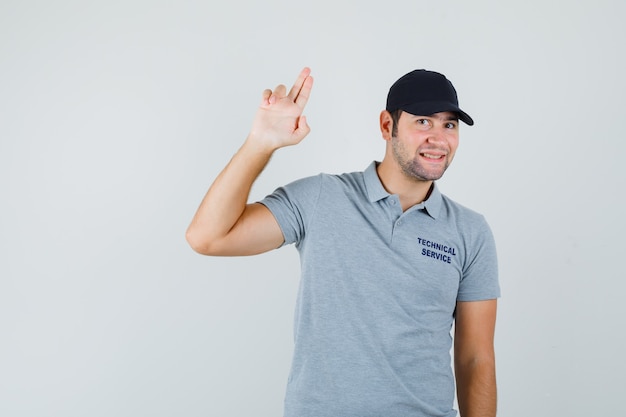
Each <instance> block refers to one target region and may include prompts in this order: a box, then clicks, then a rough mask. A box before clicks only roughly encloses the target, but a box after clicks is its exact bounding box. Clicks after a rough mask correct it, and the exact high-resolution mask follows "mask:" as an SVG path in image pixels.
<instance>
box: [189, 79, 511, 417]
mask: <svg viewBox="0 0 626 417" xmlns="http://www.w3.org/2000/svg"><path fill="white" fill-rule="evenodd" d="M312 86H313V78H312V77H311V75H310V70H309V69H308V68H305V69H303V70H302V72H301V73H300V75H299V77H298V79H297V81H296V82H295V84H294V86H293V87H292V88H291V89H290V91H289V92H287V90H286V88H285V86H283V85H279V86H278V87H276V89H275V90H273V91H272V90H265V91H264V92H263V98H262V101H261V105H260V107H259V109H258V111H257V114H256V117H255V119H254V121H253V124H252V129H251V131H250V134H249V135H248V138H247V139H246V141H245V142H244V144H243V146H242V147H241V148H240V149H239V151H238V152H237V153H236V154H235V156H234V157H233V158H232V160H231V161H230V162H229V164H228V165H227V166H226V168H225V169H224V170H223V171H222V172H221V173H220V174H219V176H218V177H217V178H216V180H215V182H214V183H213V185H212V186H211V187H210V189H209V191H208V193H207V194H206V196H205V198H204V200H203V201H202V203H201V205H200V207H199V209H198V211H197V213H196V215H195V217H194V218H193V220H192V222H191V225H190V226H189V229H188V231H187V240H188V242H189V243H190V245H191V246H192V248H193V249H194V250H196V251H197V252H199V253H201V254H205V255H221V256H224V255H252V254H258V253H262V252H266V251H269V250H272V249H275V248H277V247H279V246H281V245H284V244H290V243H295V244H296V247H297V249H298V251H299V253H300V257H301V261H302V262H301V264H302V277H301V282H300V291H299V295H298V300H297V308H296V317H295V347H294V357H293V364H292V370H291V374H290V376H289V380H288V385H287V394H286V398H285V417H369V416H371V417H396V416H398V417H400V416H402V417H404V416H415V417H418V416H445V417H451V416H454V415H456V411H455V410H453V402H454V387H455V384H454V378H455V377H456V388H457V396H458V404H459V411H460V414H461V416H462V417H477V416H480V417H489V416H495V414H496V382H495V359H494V349H493V336H494V328H495V318H496V299H497V298H498V297H499V286H498V278H497V266H496V254H495V245H494V241H493V238H492V235H491V232H490V230H489V227H488V225H487V223H486V222H485V220H484V218H483V217H482V216H481V215H479V214H477V213H475V212H473V211H471V210H469V209H466V208H464V207H462V206H461V205H459V204H457V203H455V202H453V201H452V200H450V199H448V198H447V197H445V196H444V195H442V194H441V193H440V192H439V190H438V188H437V186H436V185H435V180H437V179H439V178H440V177H441V176H442V175H443V173H444V171H445V170H446V168H447V167H448V166H449V165H450V163H451V162H452V159H453V157H454V154H455V151H456V149H457V145H458V140H459V120H461V121H463V122H464V123H466V124H468V125H472V124H473V120H472V118H471V117H470V116H469V115H468V114H467V113H465V112H464V111H462V110H461V109H460V108H459V106H458V100H457V95H456V91H455V89H454V87H453V86H452V84H451V83H450V81H448V80H447V79H446V77H445V76H444V75H442V74H439V73H436V72H432V71H426V70H415V71H412V72H410V73H408V74H406V75H404V76H403V77H401V78H400V79H399V80H398V81H396V82H395V83H394V84H393V85H392V87H391V88H390V90H389V94H388V97H387V107H386V109H385V110H384V111H383V112H382V113H381V115H380V129H381V133H382V137H383V139H384V140H385V142H386V150H385V155H384V159H383V160H382V162H380V163H378V162H373V163H371V164H370V165H369V167H368V168H367V169H366V170H365V171H364V172H356V173H351V174H343V175H326V174H321V175H318V176H314V177H310V178H305V179H301V180H298V181H296V182H294V183H292V184H289V185H287V186H285V187H282V188H279V189H277V190H276V191H275V192H274V193H273V194H271V195H269V196H268V197H266V198H265V199H264V200H263V201H261V202H258V203H252V204H248V202H247V199H248V195H249V192H250V188H251V187H252V184H253V182H254V181H255V179H256V178H257V176H258V175H259V174H260V172H261V171H262V170H263V168H264V167H265V165H266V164H267V162H268V161H269V159H270V157H271V155H272V154H273V152H274V151H275V150H277V149H279V148H281V147H284V146H288V145H294V144H297V143H299V142H300V141H301V140H302V139H303V138H304V137H305V136H306V135H307V134H308V133H309V131H310V129H309V126H308V124H307V121H306V118H305V116H303V115H302V112H303V109H304V107H305V105H306V103H307V101H308V99H309V95H310V92H311V89H312ZM453 323H454V324H455V326H454V329H455V330H454V369H455V376H453V373H452V367H451V360H450V350H451V348H452V337H451V335H450V333H451V329H452V325H453Z"/></svg>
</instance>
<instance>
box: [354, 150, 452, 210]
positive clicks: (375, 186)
mask: <svg viewBox="0 0 626 417" xmlns="http://www.w3.org/2000/svg"><path fill="white" fill-rule="evenodd" d="M377 166H378V162H377V161H373V162H372V163H371V164H370V165H369V166H368V167H367V168H366V169H365V171H364V172H363V179H364V180H365V188H366V190H367V196H368V198H369V201H370V202H371V203H374V202H376V201H379V200H382V199H383V198H387V197H389V196H390V195H391V194H389V193H388V192H387V190H385V187H383V184H382V183H381V182H380V178H379V177H378V173H377V172H376V167H377ZM442 203H443V197H442V195H441V192H440V191H439V188H438V187H437V183H435V182H434V183H433V189H432V191H431V193H430V196H429V197H428V199H427V200H426V201H424V202H422V203H420V204H418V205H417V206H416V207H415V208H416V209H421V208H423V209H425V210H426V212H427V213H428V215H429V216H430V217H432V218H434V219H436V218H437V217H438V216H439V212H440V211H441V205H442Z"/></svg>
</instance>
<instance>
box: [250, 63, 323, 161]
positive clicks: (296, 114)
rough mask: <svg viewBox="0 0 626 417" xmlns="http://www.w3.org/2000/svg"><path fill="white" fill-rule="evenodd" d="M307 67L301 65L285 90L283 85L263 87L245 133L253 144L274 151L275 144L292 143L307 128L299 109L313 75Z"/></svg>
mask: <svg viewBox="0 0 626 417" xmlns="http://www.w3.org/2000/svg"><path fill="white" fill-rule="evenodd" d="M310 74H311V70H310V69H309V68H304V69H303V70H302V71H301V72H300V75H299V76H298V79H297V80H296V82H295V83H294V85H293V87H291V90H289V93H288V94H287V88H286V87H285V86H284V85H282V84H281V85H278V86H277V87H276V88H275V89H274V91H272V90H269V89H267V90H265V91H263V98H262V100H261V105H260V106H259V109H258V111H257V113H256V116H255V118H254V122H253V123H252V129H251V131H250V135H249V137H248V140H249V141H252V142H253V143H254V144H255V145H256V146H260V147H262V148H263V149H266V150H270V151H274V150H276V149H278V148H281V147H284V146H289V145H295V144H297V143H300V141H301V140H302V139H304V137H305V136H306V135H307V134H308V133H309V132H310V131H311V129H310V127H309V125H308V124H307V122H306V117H305V116H303V115H302V111H303V110H304V107H305V106H306V103H307V101H308V100H309V96H310V94H311V88H312V87H313V77H311V75H310Z"/></svg>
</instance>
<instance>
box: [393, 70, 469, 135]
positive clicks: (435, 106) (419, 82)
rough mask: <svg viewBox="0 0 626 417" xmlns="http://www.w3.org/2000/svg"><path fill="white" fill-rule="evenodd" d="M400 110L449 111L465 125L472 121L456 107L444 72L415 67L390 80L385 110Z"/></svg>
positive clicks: (456, 102) (454, 92) (408, 111)
mask: <svg viewBox="0 0 626 417" xmlns="http://www.w3.org/2000/svg"><path fill="white" fill-rule="evenodd" d="M398 109H399V110H403V111H405V112H407V113H411V114H414V115H419V116H428V115H431V114H434V113H439V112H444V111H451V112H456V113H458V115H459V119H460V120H461V121H463V122H465V123H466V124H468V125H470V126H471V125H473V124H474V120H472V118H471V117H470V115H469V114H467V113H465V112H464V111H463V110H461V109H460V108H459V100H458V98H457V95H456V90H455V89H454V86H453V85H452V83H451V82H450V81H449V80H448V79H447V78H446V77H445V75H443V74H440V73H438V72H434V71H428V70H425V69H417V70H414V71H411V72H409V73H408V74H405V75H403V76H402V77H400V79H398V81H396V82H395V83H393V85H392V86H391V88H390V89H389V94H388V95H387V111H389V112H392V111H395V110H398Z"/></svg>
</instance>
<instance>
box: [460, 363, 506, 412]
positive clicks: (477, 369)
mask: <svg viewBox="0 0 626 417" xmlns="http://www.w3.org/2000/svg"><path fill="white" fill-rule="evenodd" d="M455 373H456V382H457V397H458V402H459V411H460V417H495V415H496V409H497V389H496V369H495V360H494V358H493V357H490V358H485V359H476V360H471V361H462V360H458V359H457V360H455Z"/></svg>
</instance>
